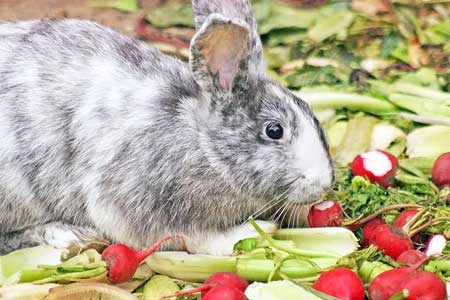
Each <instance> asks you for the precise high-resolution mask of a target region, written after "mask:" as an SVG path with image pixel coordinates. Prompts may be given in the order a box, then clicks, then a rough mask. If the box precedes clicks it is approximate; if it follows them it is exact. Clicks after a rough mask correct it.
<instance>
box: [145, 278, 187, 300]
mask: <svg viewBox="0 0 450 300" xmlns="http://www.w3.org/2000/svg"><path fill="white" fill-rule="evenodd" d="M179 290H180V287H179V286H178V285H177V284H176V283H175V282H174V281H173V280H172V279H170V278H169V277H167V276H164V275H155V276H153V277H152V278H151V279H150V281H148V282H147V283H146V284H145V286H144V297H143V300H160V299H161V298H163V297H164V298H165V297H166V295H169V294H174V293H176V292H178V291H179ZM173 299H174V298H173Z"/></svg>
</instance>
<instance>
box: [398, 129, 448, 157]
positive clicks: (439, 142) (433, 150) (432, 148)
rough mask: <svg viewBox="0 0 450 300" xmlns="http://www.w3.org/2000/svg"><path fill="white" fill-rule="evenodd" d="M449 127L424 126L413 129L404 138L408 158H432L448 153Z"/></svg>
mask: <svg viewBox="0 0 450 300" xmlns="http://www.w3.org/2000/svg"><path fill="white" fill-rule="evenodd" d="M449 136H450V126H440V125H433V126H426V127H422V128H418V129H415V130H414V131H412V132H411V133H410V134H408V136H407V138H406V143H407V146H406V154H407V155H408V157H410V158H412V157H432V158H434V159H436V158H437V157H438V156H440V155H441V154H442V153H445V152H450V138H449Z"/></svg>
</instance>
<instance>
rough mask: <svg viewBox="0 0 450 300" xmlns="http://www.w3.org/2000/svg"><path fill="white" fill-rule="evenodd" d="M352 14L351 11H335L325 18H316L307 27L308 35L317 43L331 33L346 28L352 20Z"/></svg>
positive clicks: (331, 34)
mask: <svg viewBox="0 0 450 300" xmlns="http://www.w3.org/2000/svg"><path fill="white" fill-rule="evenodd" d="M353 19H354V14H353V13H352V12H351V11H341V12H336V13H334V14H332V15H330V16H327V17H326V18H321V19H320V20H318V21H317V22H316V23H315V24H314V26H312V27H311V28H309V30H308V37H309V38H310V39H312V40H313V41H315V42H317V43H319V42H321V41H323V40H325V39H327V38H329V37H331V36H333V35H336V34H338V33H340V32H341V31H344V30H346V29H347V28H348V27H349V26H350V25H351V23H352V22H353Z"/></svg>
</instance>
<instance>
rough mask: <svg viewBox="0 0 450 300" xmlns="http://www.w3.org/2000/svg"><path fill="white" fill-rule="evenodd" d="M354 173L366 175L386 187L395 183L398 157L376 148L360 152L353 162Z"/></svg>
mask: <svg viewBox="0 0 450 300" xmlns="http://www.w3.org/2000/svg"><path fill="white" fill-rule="evenodd" d="M351 168H352V173H353V175H355V176H356V175H358V176H364V177H366V178H367V179H369V180H370V181H371V182H374V183H378V184H379V185H381V186H382V187H384V188H388V187H390V186H393V185H394V180H395V173H396V172H397V168H398V162H397V158H396V157H395V156H394V155H392V154H391V153H389V152H386V151H383V150H374V151H370V152H366V153H362V154H359V155H357V156H356V157H355V159H354V160H353V162H352V163H351Z"/></svg>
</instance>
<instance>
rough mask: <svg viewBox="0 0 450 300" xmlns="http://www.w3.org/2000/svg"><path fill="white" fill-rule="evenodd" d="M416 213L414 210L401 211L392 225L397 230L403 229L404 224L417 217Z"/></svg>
mask: <svg viewBox="0 0 450 300" xmlns="http://www.w3.org/2000/svg"><path fill="white" fill-rule="evenodd" d="M417 213H418V211H417V210H416V209H407V210H404V211H402V212H401V213H400V214H399V215H398V217H397V218H396V219H395V221H394V225H395V226H396V227H397V228H403V226H405V225H406V223H407V222H408V221H409V220H411V218H412V217H414V216H415V215H417Z"/></svg>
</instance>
